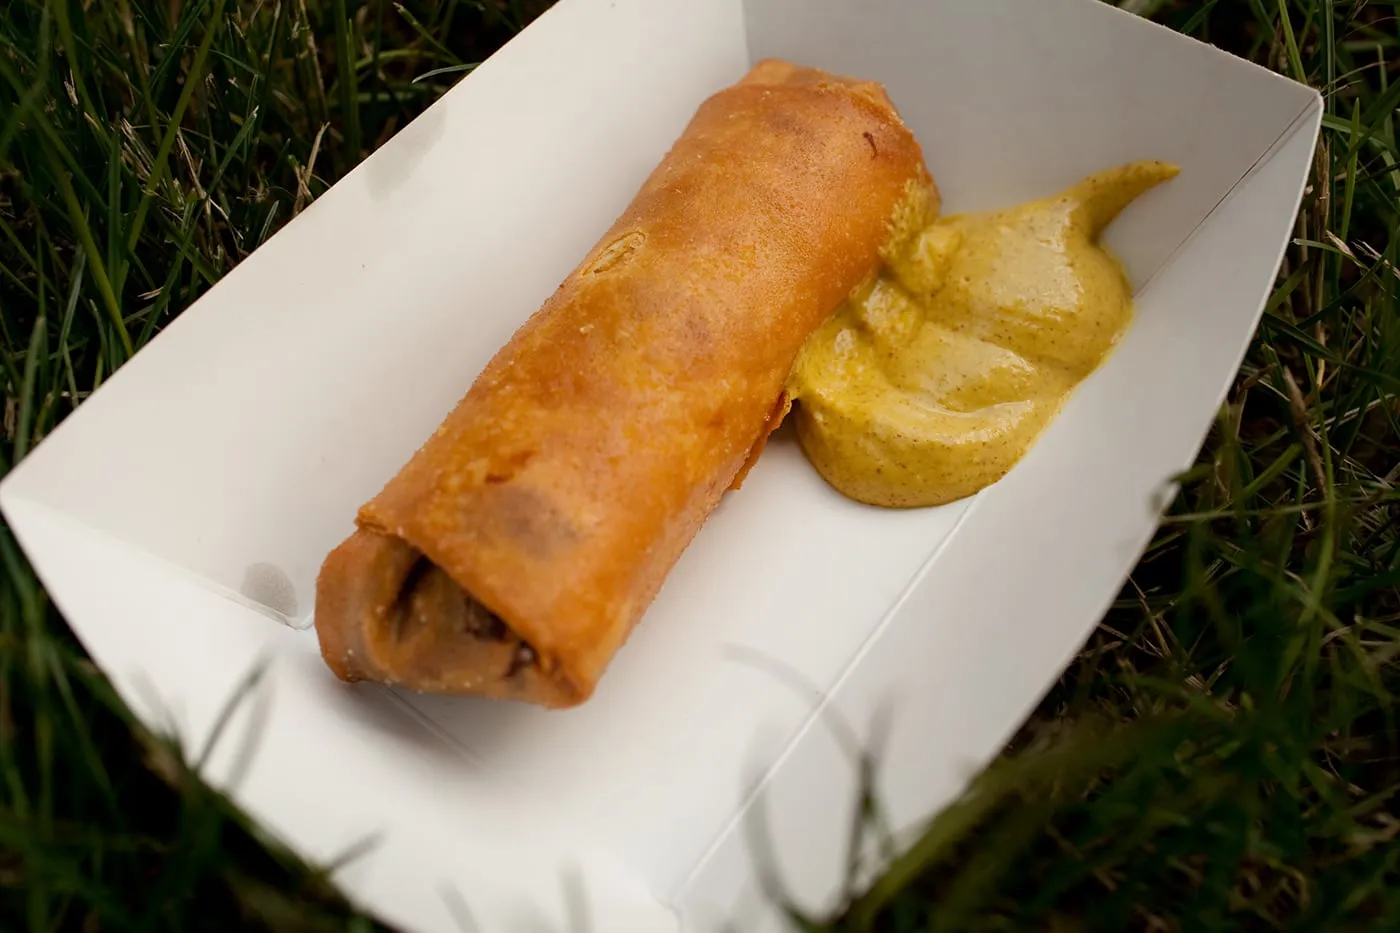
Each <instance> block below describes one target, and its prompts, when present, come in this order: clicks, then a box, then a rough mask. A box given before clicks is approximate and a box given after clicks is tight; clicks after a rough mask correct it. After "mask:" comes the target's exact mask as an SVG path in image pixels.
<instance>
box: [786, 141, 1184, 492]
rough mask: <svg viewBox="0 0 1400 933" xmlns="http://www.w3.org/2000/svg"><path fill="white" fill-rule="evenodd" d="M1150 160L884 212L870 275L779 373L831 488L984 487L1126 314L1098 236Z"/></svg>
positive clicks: (1035, 431)
mask: <svg viewBox="0 0 1400 933" xmlns="http://www.w3.org/2000/svg"><path fill="white" fill-rule="evenodd" d="M1176 174H1177V168H1176V167H1175V166H1172V165H1168V164H1166V163H1162V162H1135V163H1132V164H1130V165H1124V166H1121V167H1118V168H1114V169H1109V170H1108V171H1104V172H1100V173H1098V174H1096V175H1092V176H1090V177H1089V178H1086V179H1084V180H1083V181H1081V182H1080V183H1079V184H1077V185H1075V186H1074V187H1073V188H1070V189H1069V190H1068V191H1065V192H1062V193H1061V194H1058V195H1056V196H1054V197H1051V198H1046V199H1045V200H1041V201H1035V202H1032V203H1029V204H1024V205H1021V206H1019V207H1014V208H1011V209H1008V210H1001V211H994V212H990V213H983V214H966V215H959V216H952V217H947V218H943V219H935V218H932V217H929V216H927V212H926V211H925V212H923V213H921V210H920V208H919V205H918V203H915V204H913V205H912V206H911V207H909V209H908V210H905V211H903V212H901V213H900V214H898V215H897V216H896V218H895V221H894V224H893V227H892V234H891V241H890V244H889V245H888V246H887V248H886V249H885V251H884V257H883V258H884V263H883V266H882V269H881V272H880V274H879V275H878V276H877V277H876V278H875V279H874V280H873V281H870V282H868V283H866V284H865V285H863V286H861V287H860V288H858V289H857V290H856V291H855V292H854V293H853V294H852V295H851V297H850V299H849V300H848V301H846V302H845V303H844V304H843V305H842V306H841V307H840V309H838V311H837V312H836V313H835V314H834V315H833V316H832V317H831V318H830V319H829V320H828V321H827V322H826V323H825V324H824V325H823V326H822V327H821V328H820V329H819V330H817V332H816V333H814V334H813V335H812V337H811V338H810V339H809V340H808V341H807V343H806V345H805V346H804V347H803V349H802V352H801V353H800V354H799V356H798V359H797V362H796V364H795V365H794V367H793V371H792V375H791V377H790V379H789V386H788V391H789V394H790V395H791V396H792V397H793V398H794V399H796V401H797V406H796V410H795V417H796V422H797V434H798V438H799V440H800V441H801V443H802V447H803V449H804V451H805V452H806V454H807V457H808V459H809V460H811V462H812V464H813V465H814V466H815V467H816V468H817V470H818V471H819V472H820V473H821V475H822V476H823V477H825V478H826V480H827V481H828V482H829V483H830V484H831V485H832V486H834V487H835V488H836V489H838V490H839V491H840V492H842V493H844V494H845V495H847V496H850V497H851V498H853V499H857V500H859V501H861V502H867V503H871V504H873V505H880V506H888V507H917V506H929V505H939V504H942V503H945V502H951V501H953V500H955V499H961V498H963V497H964V496H968V495H971V494H972V493H975V492H977V491H978V490H980V489H982V488H984V487H986V486H988V485H990V484H992V483H994V482H996V481H997V480H998V479H1000V478H1001V477H1002V476H1004V475H1005V474H1006V472H1007V471H1008V470H1010V469H1011V467H1012V466H1013V465H1014V464H1015V463H1016V461H1017V460H1019V459H1020V458H1021V456H1022V455H1023V454H1024V453H1025V452H1026V451H1027V450H1028V449H1029V448H1030V446H1031V445H1032V444H1033V443H1034V442H1035V439H1036V437H1037V436H1038V435H1039V434H1040V432H1041V430H1042V429H1043V428H1044V427H1045V425H1046V424H1048V423H1049V421H1050V419H1051V418H1053V417H1054V416H1055V413H1056V412H1057V411H1058V410H1059V408H1060V406H1061V405H1062V404H1063V403H1064V401H1065V399H1066V398H1067V397H1068V396H1069V395H1070V393H1071V392H1072V391H1073V390H1074V387H1075V386H1076V385H1078V383H1079V382H1080V381H1081V380H1082V379H1083V378H1084V377H1085V376H1087V375H1088V374H1089V373H1090V372H1092V371H1093V370H1094V368H1095V367H1096V366H1098V365H1099V363H1100V362H1102V360H1103V359H1104V357H1105V356H1107V354H1108V353H1109V351H1110V350H1111V349H1112V348H1113V346H1114V344H1115V343H1117V341H1118V339H1119V337H1120V336H1121V335H1122V334H1123V332H1124V331H1125V330H1126V329H1127V327H1128V324H1129V322H1130V321H1131V319H1132V289H1131V287H1130V286H1129V284H1128V280H1127V277H1126V276H1125V275H1124V273H1123V270H1122V268H1121V267H1120V266H1119V264H1118V262H1117V261H1116V260H1115V259H1114V258H1113V256H1111V255H1110V254H1109V253H1108V252H1107V251H1106V250H1105V249H1104V248H1103V247H1102V246H1101V245H1100V244H1099V237H1100V235H1101V234H1102V233H1103V230H1104V228H1105V227H1107V226H1108V225H1109V224H1110V223H1111V222H1112V221H1113V219H1114V218H1115V217H1117V216H1118V214H1119V213H1120V212H1121V211H1122V210H1123V209H1124V208H1125V207H1127V206H1128V205H1129V204H1131V203H1132V202H1133V201H1134V200H1135V199H1136V198H1137V197H1138V196H1139V195H1141V194H1143V193H1144V192H1146V191H1147V190H1149V189H1151V188H1152V187H1154V186H1156V185H1158V184H1161V183H1162V182H1164V181H1167V180H1168V179H1170V178H1172V177H1174V176H1175V175H1176Z"/></svg>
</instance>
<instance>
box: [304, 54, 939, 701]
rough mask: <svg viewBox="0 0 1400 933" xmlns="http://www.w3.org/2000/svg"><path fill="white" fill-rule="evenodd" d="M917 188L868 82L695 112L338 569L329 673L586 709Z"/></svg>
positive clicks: (779, 87) (333, 578) (319, 615)
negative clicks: (807, 347)
mask: <svg viewBox="0 0 1400 933" xmlns="http://www.w3.org/2000/svg"><path fill="white" fill-rule="evenodd" d="M917 189H927V190H932V182H931V180H930V179H929V176H928V173H927V170H926V169H925V168H924V164H923V157H922V154H921V152H920V150H919V146H918V144H917V143H916V142H915V140H914V137H913V136H912V134H911V133H910V132H909V130H908V129H907V128H906V127H905V126H904V124H903V123H902V122H901V120H900V118H899V116H898V114H897V113H896V112H895V109H894V106H893V105H892V104H891V103H890V101H889V99H888V97H886V95H885V93H884V91H883V89H882V88H881V87H880V86H879V85H877V84H872V83H868V82H859V81H854V80H850V79H846V78H840V77H836V76H833V75H829V74H825V73H823V72H820V71H816V70H812V69H806V68H798V67H796V66H793V65H790V64H788V63H785V62H779V61H768V62H764V63H761V64H760V65H758V66H757V67H755V68H754V70H753V71H752V72H750V73H749V75H748V76H747V77H746V78H745V79H744V80H743V81H741V82H740V83H739V84H737V85H735V86H733V87H730V88H728V89H726V90H723V91H721V92H719V93H718V94H716V95H714V96H713V97H711V98H710V99H709V100H707V101H706V102H705V103H704V104H702V105H701V107H700V109H699V111H698V112H697V113H696V115H695V117H694V118H693V119H692V121H691V122H690V124H689V126H688V127H687V128H686V130H685V133H684V134H683V135H682V136H681V138H680V139H679V140H678V141H677V142H676V143H675V145H674V147H673V148H672V149H671V151H670V152H669V153H668V154H667V156H666V158H665V160H664V161H663V162H662V163H661V164H660V166H658V167H657V169H656V170H655V171H654V172H653V173H652V175H651V176H650V178H648V179H647V181H646V183H645V184H644V185H643V187H642V189H641V191H640V192H639V193H638V194H637V196H636V198H635V200H633V202H632V204H631V205H630V206H629V207H628V208H627V210H626V212H625V213H624V214H623V215H622V216H621V217H620V218H618V220H617V222H616V223H615V224H614V225H613V227H612V229H610V230H609V231H608V232H607V234H606V235H605V236H604V237H603V238H602V239H601V240H600V241H599V243H598V245H597V246H595V247H594V248H593V250H592V252H590V253H589V255H588V257H587V258H586V259H585V260H584V261H583V263H582V264H581V265H580V266H579V267H578V268H577V269H576V270H575V271H574V272H573V273H572V274H571V275H570V276H569V277H568V279H566V280H565V281H564V283H563V284H562V285H561V286H560V287H559V289H558V291H556V292H555V293H554V295H553V296H552V297H551V298H549V300H548V301H546V302H545V304H544V306H543V307H542V308H541V309H540V310H539V311H538V312H537V313H536V314H535V315H534V316H532V317H531V318H530V319H529V320H528V321H527V322H526V323H525V324H524V325H523V326H522V327H521V328H520V330H519V331H517V332H516V334H515V335H514V336H513V337H512V338H511V341H510V342H509V343H508V344H506V346H505V347H504V348H503V349H502V350H501V351H500V352H499V353H497V354H496V356H495V358H494V359H492V361H491V362H490V364H488V365H487V367H486V369H485V371H484V372H483V373H482V374H481V376H480V377H479V378H478V379H477V380H476V382H475V384H473V385H472V387H471V389H470V390H469V391H468V392H467V395H466V397H465V398H463V399H462V401H461V402H460V403H459V404H458V405H457V407H456V409H455V410H454V411H453V412H452V413H451V414H450V415H448V417H447V419H446V420H445V421H444V422H443V423H442V425H441V426H440V427H439V428H438V430H437V431H436V432H435V433H434V434H433V436H432V437H431V438H430V439H429V440H428V441H427V443H426V444H424V445H423V447H422V448H421V449H420V450H419V451H418V452H417V453H416V454H415V455H414V457H413V458H412V460H410V461H409V463H408V464H407V465H406V466H404V468H403V469H402V470H401V471H400V472H399V473H398V475H397V476H395V477H394V478H393V479H392V480H391V481H390V482H389V484H388V485H387V486H386V487H385V488H384V490H383V491H382V492H381V493H380V494H379V495H378V496H376V497H375V498H374V499H373V500H371V501H370V502H369V503H367V504H366V505H365V506H364V507H363V508H362V509H361V510H360V513H359V517H358V520H357V524H358V528H359V530H357V531H356V532H355V533H354V534H353V535H352V536H351V537H350V538H349V539H347V540H346V541H345V542H344V543H343V544H342V545H340V547H338V548H337V549H336V550H335V551H333V552H332V553H331V554H330V556H329V557H328V558H327V559H326V562H325V565H324V566H323V568H322V570H321V575H320V578H319V580H318V583H317V594H316V630H317V632H318V633H319V636H320V641H321V650H322V654H323V655H324V657H325V660H326V663H327V664H329V665H330V667H331V669H332V670H333V671H335V673H336V674H337V675H338V676H340V677H341V678H343V679H345V680H373V681H380V682H384V683H390V684H401V685H403V686H406V687H410V688H414V689H418V690H422V691H428V692H438V693H461V694H478V695H482V696H488V697H496V698H509V699H517V700H526V701H530V702H534V703H539V704H542V705H545V706H571V705H574V704H577V703H580V702H582V701H583V700H585V699H587V698H588V696H589V695H590V694H591V693H592V692H593V689H594V687H595V685H596V684H597V682H598V679H599V677H600V676H601V675H602V673H603V671H604V669H605V668H606V666H607V664H608V662H609V661H610V660H611V659H612V657H613V655H614V654H615V653H616V652H617V650H618V649H619V648H620V647H621V645H622V643H623V642H624V640H626V638H627V636H628V634H629V633H630V632H631V630H632V627H633V626H634V625H635V624H636V622H637V620H638V618H639V617H640V616H641V615H642V613H643V611H644V610H645V609H646V608H647V606H648V604H649V603H650V602H651V601H652V598H653V597H654V596H655V595H656V592H657V590H658V589H659V588H660V586H661V583H662V580H663V579H664V578H665V576H666V573H667V572H668V571H669V570H670V569H671V567H672V565H674V564H675V562H676V560H677V559H678V558H679V557H680V555H681V552H682V551H683V550H684V549H685V547H686V545H687V544H689V543H690V541H691V539H692V538H693V537H694V536H695V534H696V532H697V531H698V530H699V528H700V526H701V524H702V523H703V522H704V521H705V518H706V516H707V515H709V513H710V512H711V511H712V510H713V509H714V508H715V506H716V505H717V504H718V502H719V500H720V497H721V496H722V495H723V494H724V492H725V490H726V489H728V488H730V487H732V486H735V485H737V482H738V481H739V480H740V479H742V473H743V472H745V471H746V470H747V467H748V465H750V464H751V463H752V460H753V458H755V457H756V456H757V455H758V453H759V451H760V450H761V449H762V446H763V442H764V440H765V439H766V438H767V436H768V434H769V433H770V432H771V431H772V430H773V429H774V428H775V427H777V425H778V423H779V422H780V421H781V420H782V417H783V415H784V414H785V413H786V411H787V400H786V398H785V396H784V394H783V384H784V380H785V379H786V378H787V375H788V370H789V369H790V368H791V366H792V362H793V359H794V357H795V356H796V354H797V352H798V350H799V348H800V347H801V346H802V344H803V342H804V341H805V340H806V338H807V337H808V335H809V334H810V333H811V332H812V331H813V330H814V329H815V328H816V327H817V326H818V325H819V324H820V323H821V322H822V321H823V320H824V319H825V318H826V317H827V316H828V315H829V314H831V313H832V311H834V310H835V309H836V307H837V306H838V305H839V304H840V302H841V301H842V300H843V299H844V298H845V297H846V296H847V295H848V294H849V293H850V292H851V290H852V289H853V288H854V287H855V286H856V285H858V284H859V283H860V282H861V281H862V280H863V279H865V278H866V277H868V276H870V275H873V274H874V273H875V271H876V268H877V264H878V261H879V255H878V254H879V249H880V247H881V245H882V244H883V243H884V242H885V240H886V239H887V237H888V234H889V231H890V228H891V220H892V217H893V215H894V212H895V210H896V208H897V207H898V206H899V205H900V204H902V203H906V199H907V198H908V197H909V195H910V193H911V191H915V190H917ZM932 196H933V197H934V198H935V199H936V197H937V195H936V192H934V193H933V195H932ZM561 209H567V206H563V207H562V208H561ZM794 520H797V517H794Z"/></svg>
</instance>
